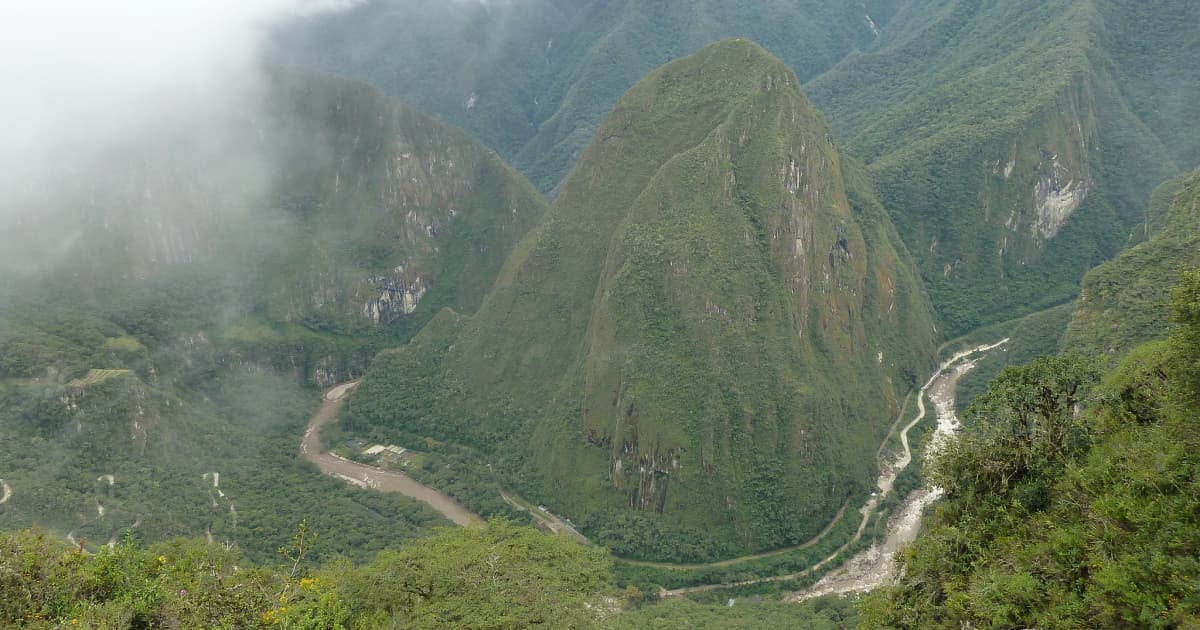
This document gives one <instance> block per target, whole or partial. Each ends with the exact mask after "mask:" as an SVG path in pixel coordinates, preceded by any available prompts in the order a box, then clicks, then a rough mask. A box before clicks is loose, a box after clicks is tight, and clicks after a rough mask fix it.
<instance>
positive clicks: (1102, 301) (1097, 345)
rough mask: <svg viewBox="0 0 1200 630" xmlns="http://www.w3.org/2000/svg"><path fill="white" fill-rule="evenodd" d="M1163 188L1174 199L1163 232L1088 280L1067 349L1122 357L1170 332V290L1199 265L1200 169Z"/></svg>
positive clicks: (1104, 265) (1157, 195)
mask: <svg viewBox="0 0 1200 630" xmlns="http://www.w3.org/2000/svg"><path fill="white" fill-rule="evenodd" d="M1163 188H1164V189H1166V190H1164V191H1163V192H1162V193H1161V195H1160V194H1156V197H1159V196H1167V197H1168V198H1170V199H1171V200H1172V201H1171V202H1170V204H1169V208H1170V209H1169V211H1168V213H1167V217H1166V220H1165V222H1164V224H1163V225H1162V226H1161V228H1160V230H1159V231H1158V232H1156V233H1154V234H1153V235H1152V236H1151V237H1150V239H1149V240H1147V241H1146V242H1144V243H1140V244H1139V245H1137V246H1136V247H1133V248H1132V249H1129V250H1127V251H1125V252H1122V253H1121V255H1120V256H1117V257H1116V258H1115V259H1113V260H1111V261H1109V262H1107V263H1104V264H1103V265H1100V266H1099V267H1097V268H1095V269H1093V270H1092V271H1090V272H1089V273H1088V275H1087V277H1085V278H1084V281H1083V293H1082V294H1081V295H1080V297H1079V304H1078V306H1077V307H1076V309H1075V313H1074V315H1073V317H1072V320H1071V325H1070V328H1069V329H1068V331H1067V340H1066V345H1067V348H1068V349H1071V350H1077V351H1080V352H1086V353H1090V354H1110V355H1114V356H1121V355H1123V354H1125V353H1126V352H1128V351H1129V350H1131V349H1132V348H1134V347H1135V346H1138V345H1140V344H1142V343H1145V342H1147V341H1150V340H1152V339H1157V338H1161V337H1162V336H1163V335H1164V334H1165V332H1166V330H1167V322H1168V309H1167V290H1166V288H1167V287H1169V286H1171V285H1172V284H1173V283H1174V282H1175V280H1176V279H1177V278H1178V277H1179V272H1180V270H1181V269H1183V268H1185V267H1194V266H1196V265H1197V264H1200V172H1198V173H1193V174H1191V175H1190V176H1188V177H1186V178H1182V179H1181V180H1173V181H1171V182H1168V183H1167V184H1164V185H1163ZM1171 192H1174V195H1172V194H1171ZM1152 218H1153V217H1152Z"/></svg>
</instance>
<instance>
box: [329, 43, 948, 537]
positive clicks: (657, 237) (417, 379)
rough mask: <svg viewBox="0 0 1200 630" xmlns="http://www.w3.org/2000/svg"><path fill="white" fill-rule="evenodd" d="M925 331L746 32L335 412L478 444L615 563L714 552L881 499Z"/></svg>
mask: <svg viewBox="0 0 1200 630" xmlns="http://www.w3.org/2000/svg"><path fill="white" fill-rule="evenodd" d="M933 341H934V334H933V330H932V326H931V324H930V320H929V310H928V305H927V302H926V299H925V297H924V294H923V293H922V291H921V289H920V285H919V283H918V281H917V278H916V277H915V274H914V272H913V269H912V266H911V263H910V262H909V259H908V256H907V254H906V253H905V250H904V248H903V246H902V245H901V244H900V242H899V240H898V237H897V236H896V234H895V232H894V230H893V229H892V227H891V224H890V222H889V221H888V219H887V216H886V213H885V212H884V211H883V209H882V207H881V206H880V205H879V203H878V202H877V201H876V200H875V198H874V196H873V192H872V191H871V188H870V185H869V182H868V181H867V180H866V178H865V177H864V175H863V174H862V173H861V170H860V169H858V168H856V167H854V166H853V165H851V164H848V163H845V162H843V160H842V158H841V157H840V156H839V154H838V151H837V149H836V147H834V146H833V144H831V142H830V140H829V132H828V130H827V128H826V127H825V125H824V123H823V121H822V120H821V117H820V115H819V114H818V113H817V112H816V110H814V109H813V108H812V107H811V106H810V105H809V104H808V102H807V101H806V100H805V98H804V97H803V96H802V95H801V93H800V91H799V85H798V82H797V80H796V77H795V75H794V74H792V73H791V72H790V71H789V70H788V69H787V67H786V66H785V65H784V64H783V63H782V62H781V61H779V60H778V59H777V58H775V57H772V56H771V55H769V54H768V53H766V52H765V51H764V50H763V49H761V48H760V47H758V46H757V45H755V44H753V43H750V42H748V41H746V40H730V41H725V42H721V43H719V44H715V45H712V46H710V47H707V48H705V49H703V50H702V51H700V52H699V53H696V54H694V55H692V56H689V57H687V58H684V59H682V60H679V61H677V62H673V63H671V64H668V65H667V66H664V67H663V68H660V69H658V70H656V71H655V72H653V73H651V74H650V75H649V76H648V77H647V78H646V79H644V80H643V81H641V82H640V83H639V84H638V85H637V86H635V87H634V88H632V89H631V90H630V91H629V92H628V93H627V94H626V95H625V96H624V97H623V98H622V99H621V101H620V103H618V105H617V107H616V108H615V109H614V110H613V112H612V114H610V115H609V117H608V119H607V120H606V121H605V123H604V125H602V126H601V128H600V130H599V132H598V133H597V135H596V137H595V139H594V141H593V143H592V145H591V146H590V147H589V148H588V150H587V151H586V152H585V154H584V156H583V158H581V160H580V162H579V164H578V166H577V167H576V169H575V171H574V172H573V173H572V175H571V176H570V177H569V178H568V180H567V181H566V182H565V184H564V186H563V189H562V193H561V195H559V197H558V198H557V200H556V201H555V203H554V205H553V207H552V208H551V210H550V211H549V212H548V213H547V215H546V217H545V219H544V220H543V221H542V223H541V224H540V225H539V226H538V227H536V228H535V229H534V231H533V232H532V233H531V234H530V236H529V237H528V238H526V239H525V240H524V241H523V242H522V243H521V245H520V246H519V247H518V248H517V250H516V252H515V253H514V255H513V256H512V257H511V258H510V259H509V261H508V262H507V263H506V265H505V267H504V270H503V271H502V273H501V275H500V278H499V279H498V281H497V283H496V285H495V287H494V288H493V290H492V292H491V293H490V294H489V296H488V297H487V298H486V300H485V301H484V304H483V306H482V307H481V308H480V310H479V312H478V313H477V314H475V315H474V316H473V317H469V318H468V317H460V316H458V315H456V314H453V313H450V312H444V313H443V314H442V315H440V316H439V317H438V318H437V319H435V320H434V322H432V323H431V324H430V325H429V326H428V327H427V328H426V330H425V331H423V332H422V333H421V334H420V335H419V336H418V337H417V338H416V339H415V340H414V342H413V343H412V344H410V345H409V346H408V347H406V348H404V349H403V350H401V351H398V352H395V353H390V354H386V355H384V356H381V357H380V358H379V359H378V360H377V361H376V364H375V366H374V367H373V369H372V370H371V371H370V372H369V373H368V375H367V378H366V379H365V380H364V382H363V384H362V386H361V387H360V388H359V390H358V391H357V393H356V394H355V395H354V396H353V397H352V398H351V399H350V401H349V404H348V406H347V408H346V412H345V418H344V423H345V424H346V425H347V426H348V427H351V428H353V429H354V430H356V431H360V432H367V431H375V432H377V433H378V434H381V435H390V436H396V435H400V436H402V437H404V438H405V439H408V440H423V439H425V438H434V439H436V440H439V441H452V442H456V443H459V444H466V445H469V446H471V447H473V448H475V449H477V450H478V451H479V452H480V456H481V457H482V458H486V461H488V462H490V463H491V464H493V465H494V466H495V468H496V471H497V472H498V473H500V474H502V475H503V476H505V477H506V479H507V480H509V481H511V482H512V483H513V484H515V485H516V487H517V489H519V490H520V491H521V492H522V493H523V494H526V495H527V496H528V497H529V498H531V499H533V500H535V501H538V502H543V503H547V504H550V505H551V506H552V508H553V509H554V510H555V511H556V512H558V513H561V514H566V515H569V516H571V517H573V518H574V519H575V520H577V521H578V522H579V523H580V524H581V525H582V526H584V527H585V529H586V530H587V532H588V533H589V534H590V535H592V536H594V538H595V539H596V540H597V542H599V543H601V544H609V545H613V546H614V547H615V548H616V550H617V551H618V552H619V553H623V554H634V555H639V556H644V557H659V558H677V559H688V560H694V559H707V558H714V557H720V556H728V555H733V554H735V553H737V552H741V551H747V550H761V549H767V548H772V547H778V546H783V545H788V544H796V543H799V542H802V541H804V540H807V539H808V538H809V537H811V536H812V535H813V534H815V533H816V532H817V531H819V530H820V529H821V528H822V527H824V525H825V524H826V523H827V522H828V521H829V520H830V519H831V518H832V517H833V515H834V514H835V513H836V512H837V511H838V509H839V508H840V507H841V506H842V505H843V504H845V502H846V501H847V500H853V499H852V498H861V497H862V496H863V495H865V494H866V493H867V492H868V488H869V487H870V486H871V480H872V479H873V478H874V474H875V472H876V470H875V458H874V453H875V451H876V449H877V448H878V446H879V443H880V442H881V441H882V439H883V437H884V434H885V433H886V432H887V428H888V426H889V425H890V424H891V420H892V418H893V417H894V415H895V413H896V411H897V407H898V405H899V403H900V401H901V400H902V399H903V397H904V394H905V392H906V391H907V390H908V389H909V388H910V387H911V386H912V385H913V384H914V383H916V382H917V381H918V380H919V379H921V378H922V376H923V374H924V373H925V371H926V370H927V369H928V368H929V367H930V365H931V363H932V348H933Z"/></svg>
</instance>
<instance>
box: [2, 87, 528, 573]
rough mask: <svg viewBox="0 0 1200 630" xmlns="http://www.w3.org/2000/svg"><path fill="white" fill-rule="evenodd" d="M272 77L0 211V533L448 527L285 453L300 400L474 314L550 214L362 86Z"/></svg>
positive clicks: (489, 165) (504, 177) (350, 538)
mask: <svg viewBox="0 0 1200 630" xmlns="http://www.w3.org/2000/svg"><path fill="white" fill-rule="evenodd" d="M264 80H265V83H264V84H263V85H261V86H259V92H258V93H257V95H256V96H257V97H258V98H259V99H261V100H258V101H257V105H256V106H255V107H254V108H245V109H238V110H236V111H234V112H232V113H231V114H230V116H231V117H230V118H229V119H226V120H222V121H221V124H219V125H206V126H202V127H201V128H199V129H191V128H188V129H182V128H179V127H177V126H174V125H171V124H167V123H166V122H164V124H163V126H162V127H161V128H159V127H155V126H154V125H153V124H152V125H151V128H150V129H149V130H148V133H146V134H145V135H144V136H141V137H137V138H133V137H130V138H127V139H126V140H125V141H124V142H123V143H122V144H121V145H120V146H118V147H115V148H113V150H112V151H111V153H110V154H107V155H104V156H102V157H103V159H102V160H101V161H100V162H99V163H96V164H83V165H81V164H78V163H75V162H71V161H64V163H63V166H62V168H61V170H56V171H54V172H55V173H58V174H60V175H61V174H62V173H69V174H70V175H71V176H70V177H64V178H63V179H62V181H56V182H49V183H48V184H47V186H45V187H43V188H36V187H33V186H30V189H29V190H28V191H23V196H17V195H8V196H6V197H5V201H6V202H9V201H12V202H13V203H14V205H15V206H16V207H14V208H11V209H10V208H6V209H5V210H6V216H9V215H7V211H10V210H11V211H12V212H13V213H16V215H15V216H16V218H15V219H14V220H13V221H12V222H11V223H10V225H12V226H13V231H14V233H13V234H6V237H10V238H6V241H7V242H11V243H13V244H14V247H13V248H11V249H9V250H7V251H5V252H4V254H3V256H2V258H3V263H4V265H3V271H4V274H3V276H2V278H3V284H2V285H0V479H2V480H3V481H4V483H5V484H6V485H5V488H7V489H8V490H10V491H11V494H9V493H8V492H6V493H5V495H7V496H5V499H6V500H5V501H3V502H2V503H0V527H3V528H13V527H22V526H27V525H29V524H32V523H41V524H43V525H45V526H47V527H50V528H52V529H53V530H54V531H55V532H56V533H58V534H59V535H62V536H66V535H68V534H72V533H73V534H74V536H75V537H76V538H78V539H83V538H87V539H88V540H89V541H90V543H91V544H92V545H96V544H104V543H105V542H108V541H110V540H112V539H114V538H116V539H119V538H120V537H121V536H122V533H123V532H125V531H130V530H134V531H136V532H137V534H138V535H139V536H142V537H144V539H149V540H156V539H161V538H163V537H165V536H172V535H181V534H188V535H194V536H200V535H205V534H208V535H211V536H212V537H213V539H214V540H218V541H222V542H231V543H235V544H239V545H242V546H243V547H244V548H245V549H246V550H247V551H248V552H250V553H251V555H252V556H254V557H256V558H260V559H261V558H263V557H265V556H268V555H269V554H270V552H271V550H272V549H273V547H272V544H273V542H272V540H271V539H270V538H269V536H270V535H271V533H272V532H277V531H279V530H280V528H288V527H290V526H291V525H292V524H294V523H295V522H297V521H298V520H299V519H300V518H303V517H304V516H305V515H308V516H310V517H312V518H313V519H315V520H316V521H321V523H319V524H320V525H322V526H323V527H325V528H327V529H328V530H329V531H330V532H332V533H331V535H330V537H329V540H330V543H331V547H330V553H333V552H343V553H352V554H356V555H359V557H362V555H363V554H366V553H367V552H368V551H369V550H371V549H378V548H381V547H382V546H383V545H384V544H385V543H386V542H387V540H388V539H390V538H391V537H393V536H397V537H405V536H409V535H412V534H414V533H416V531H418V530H419V529H420V528H421V527H423V526H425V525H428V524H430V523H434V522H440V519H438V518H437V517H436V516H435V515H433V514H432V513H430V512H428V511H427V510H426V509H425V508H424V507H423V506H418V505H415V504H413V503H412V502H409V501H406V500H402V499H397V498H395V497H382V496H375V495H372V494H371V493H368V492H366V491H361V490H356V489H353V488H349V487H346V486H345V485H344V484H342V483H340V482H338V481H335V480H331V479H325V478H322V477H320V476H319V475H318V474H317V473H316V472H315V471H314V470H312V469H310V468H309V467H307V466H306V465H304V464H301V463H300V462H299V461H298V460H297V459H296V457H295V456H294V453H295V452H296V448H297V444H298V439H299V435H300V433H301V431H302V427H303V426H304V423H305V421H306V419H307V417H308V414H309V412H310V411H311V409H312V407H313V406H314V405H315V404H316V395H315V392H314V389H313V386H314V385H325V384H328V383H330V382H334V381H337V380H344V379H346V378H349V377H352V376H355V375H358V374H361V373H362V371H363V370H365V368H366V365H367V364H368V362H369V361H370V359H371V357H373V356H374V354H375V353H376V352H378V351H379V350H380V349H381V348H384V347H387V346H389V345H396V344H398V343H400V342H402V341H404V340H406V339H407V337H408V336H409V333H408V331H409V330H412V329H415V328H416V327H418V326H419V325H420V324H421V323H423V321H424V320H425V319H427V318H428V315H429V314H432V313H436V312H437V310H438V309H440V308H442V307H443V306H447V305H449V306H453V307H455V308H457V309H460V310H462V311H463V312H470V311H471V310H472V309H473V308H475V307H476V306H477V305H478V304H479V302H480V300H481V299H482V297H483V294H484V292H485V291H486V289H487V288H489V287H490V286H491V284H492V282H493V280H494V279H495V277H496V274H497V273H498V271H499V267H500V264H501V263H502V262H503V261H504V259H505V258H507V256H508V254H509V252H510V251H511V249H512V247H513V245H514V244H515V243H516V242H517V240H518V239H519V238H520V237H521V236H522V235H523V234H524V233H525V231H526V229H527V228H528V226H530V225H532V224H533V223H534V222H535V221H537V220H538V219H540V217H541V215H542V213H543V212H544V210H545V205H544V203H543V202H542V200H541V198H540V197H539V196H538V194H537V192H536V190H535V189H534V188H533V187H532V185H530V184H529V183H528V182H527V181H526V180H525V179H524V178H523V177H521V176H520V175H519V174H517V173H516V172H515V171H514V170H512V169H511V168H509V167H508V166H507V165H505V164H504V163H503V162H502V161H501V160H500V159H499V158H498V157H497V156H496V155H495V154H493V153H492V152H490V151H488V150H487V149H484V148H483V147H482V146H480V145H479V144H478V143H476V142H474V141H472V140H471V139H470V138H468V137H467V136H466V135H465V134H464V133H462V132H460V131H457V130H453V129H449V128H447V127H445V126H443V125H441V124H440V123H437V122H435V121H434V120H432V119H430V118H428V117H426V116H423V115H420V114H416V113H414V112H413V111H412V110H411V109H409V108H408V107H406V106H404V105H400V104H397V103H395V102H393V101H391V100H389V99H387V98H385V97H383V96H382V95H380V94H379V93H378V92H377V91H376V90H374V89H373V88H370V87H368V86H366V85H365V84H362V83H358V82H354V81H349V80H344V79H336V78H333V77H329V76H324V75H318V74H313V73H308V72H301V71H293V70H271V71H269V72H268V73H267V74H266V75H265V76H264ZM385 534H386V535H385Z"/></svg>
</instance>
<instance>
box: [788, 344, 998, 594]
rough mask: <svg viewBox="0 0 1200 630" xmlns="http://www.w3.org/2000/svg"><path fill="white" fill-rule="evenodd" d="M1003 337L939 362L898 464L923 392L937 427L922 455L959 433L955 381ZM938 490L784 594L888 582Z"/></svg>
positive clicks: (929, 490)
mask: <svg viewBox="0 0 1200 630" xmlns="http://www.w3.org/2000/svg"><path fill="white" fill-rule="evenodd" d="M1008 341H1009V340H1008V339H1002V340H1001V341H999V342H996V343H994V344H990V345H981V346H977V347H975V348H971V349H969V350H964V351H962V352H959V353H958V354H956V355H954V356H953V357H951V358H950V359H949V360H947V361H946V362H945V363H943V364H942V366H941V368H940V369H939V370H938V371H937V372H936V373H935V374H934V375H933V377H932V378H930V379H929V382H928V383H926V384H925V387H923V388H922V389H921V396H920V398H918V399H917V416H916V417H915V418H913V421H912V422H910V423H909V424H908V426H906V427H905V428H904V433H902V434H901V440H902V441H903V443H904V455H903V456H902V457H901V459H900V460H898V461H897V464H899V463H900V462H901V461H903V462H904V466H907V465H908V464H909V463H910V462H911V461H912V453H911V451H910V450H909V446H908V431H909V429H911V428H913V427H914V426H916V425H917V423H918V422H920V421H921V420H923V419H924V418H925V413H926V411H925V396H926V395H928V396H929V399H930V400H931V401H932V402H933V406H934V407H935V413H936V414H937V429H936V430H935V432H934V435H933V439H932V440H931V442H930V445H929V450H928V451H927V453H933V452H936V451H937V449H939V448H940V447H941V445H942V444H943V443H945V441H946V439H948V438H949V437H951V436H953V435H954V434H955V433H956V432H957V431H958V427H959V423H958V416H957V414H956V413H955V410H954V398H955V392H956V389H957V387H958V380H959V379H960V378H962V376H963V375H964V374H966V373H967V372H969V371H971V370H972V369H973V368H974V367H975V363H976V361H978V359H979V355H982V354H983V353H985V352H989V351H991V350H994V349H996V348H999V347H1000V346H1002V345H1004V344H1006V343H1008ZM972 357H974V358H972ZM942 494H943V492H942V489H941V488H938V487H936V486H926V487H922V488H918V489H917V490H914V491H913V492H912V494H910V495H909V496H908V497H907V498H906V499H905V501H904V503H903V504H901V505H900V507H899V509H897V510H896V513H895V514H894V515H893V516H892V517H891V519H889V520H888V527H887V536H886V537H885V538H884V540H883V541H882V542H881V543H877V544H875V545H872V546H871V548H870V549H867V550H866V551H863V552H861V553H859V554H858V555H856V556H854V557H853V558H851V559H849V560H847V561H846V563H845V564H844V565H842V566H841V567H840V568H838V569H837V570H836V571H833V572H831V573H829V574H827V575H826V576H824V577H822V578H821V580H820V581H818V582H817V583H816V584H814V585H812V586H811V587H809V588H807V589H804V590H802V591H797V592H795V593H792V594H790V595H788V596H787V597H786V598H785V600H786V601H791V602H796V601H804V600H806V599H811V598H814V597H820V596H823V595H834V594H837V595H845V594H849V593H861V592H864V591H869V590H872V589H874V588H876V587H878V586H880V585H882V584H884V583H885V582H887V581H888V580H891V579H892V575H893V572H894V571H895V558H896V554H897V553H899V552H900V550H901V549H903V548H904V547H905V546H907V545H909V544H911V543H912V542H913V541H914V540H916V538H917V534H918V533H920V529H921V516H922V515H923V514H924V512H925V508H926V507H928V506H929V505H930V504H932V503H933V502H934V501H937V500H938V499H940V498H941V497H942Z"/></svg>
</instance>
